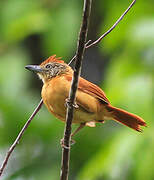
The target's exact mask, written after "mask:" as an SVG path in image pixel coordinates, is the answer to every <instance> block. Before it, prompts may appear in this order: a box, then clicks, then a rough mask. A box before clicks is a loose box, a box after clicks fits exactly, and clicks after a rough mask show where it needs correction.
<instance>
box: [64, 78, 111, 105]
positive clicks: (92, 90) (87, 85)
mask: <svg viewBox="0 0 154 180" xmlns="http://www.w3.org/2000/svg"><path fill="white" fill-rule="evenodd" d="M66 79H67V80H68V81H71V80H72V76H71V75H67V76H66ZM78 90H80V91H82V92H85V93H87V94H89V95H92V96H93V97H95V98H97V99H99V100H100V102H101V103H103V104H110V102H109V100H108V99H107V97H106V95H105V93H104V92H103V90H102V89H101V88H99V87H98V86H96V85H95V84H93V83H91V82H89V81H87V80H85V79H83V78H81V77H80V79H79V85H78Z"/></svg>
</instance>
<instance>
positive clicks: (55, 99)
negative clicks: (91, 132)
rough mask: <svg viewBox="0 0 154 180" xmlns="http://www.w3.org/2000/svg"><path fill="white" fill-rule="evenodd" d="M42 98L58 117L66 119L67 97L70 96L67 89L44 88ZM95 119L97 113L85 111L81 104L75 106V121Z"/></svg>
mask: <svg viewBox="0 0 154 180" xmlns="http://www.w3.org/2000/svg"><path fill="white" fill-rule="evenodd" d="M42 98H43V102H44V104H45V105H46V107H47V108H48V110H49V111H50V112H51V113H52V114H53V115H54V116H56V117H57V118H58V119H60V120H62V121H65V119H66V109H67V107H66V99H67V98H68V92H67V91H65V89H63V91H62V92H58V91H57V90H56V89H51V88H43V89H42ZM95 119H96V113H92V112H88V111H85V110H84V109H83V108H82V107H80V106H79V107H78V108H74V117H73V123H82V122H88V121H94V120H95Z"/></svg>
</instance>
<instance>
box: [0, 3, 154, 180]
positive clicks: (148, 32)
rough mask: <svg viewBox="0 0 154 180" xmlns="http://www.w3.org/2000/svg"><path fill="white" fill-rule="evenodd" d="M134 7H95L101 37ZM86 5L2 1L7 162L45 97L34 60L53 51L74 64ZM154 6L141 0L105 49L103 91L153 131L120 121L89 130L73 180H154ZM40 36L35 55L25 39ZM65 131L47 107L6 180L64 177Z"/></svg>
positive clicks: (1, 127)
mask: <svg viewBox="0 0 154 180" xmlns="http://www.w3.org/2000/svg"><path fill="white" fill-rule="evenodd" d="M129 3H130V1H126V0H125V1H123V0H119V1H118V0H108V1H101V0H97V1H94V2H93V10H92V13H93V15H92V16H93V17H95V19H97V16H98V23H99V26H98V27H99V28H97V31H96V32H95V33H96V34H97V37H98V36H99V35H101V34H102V33H103V32H105V31H106V30H107V29H108V28H109V27H110V26H111V25H112V24H113V23H114V22H115V20H116V19H117V18H118V17H119V16H120V15H121V14H122V12H123V11H124V9H126V8H127V6H128V4H129ZM82 5H83V1H81V0H79V1H71V0H68V1H64V0H57V1H54V0H44V1H43V0H31V1H27V0H21V1H18V0H5V1H0V163H2V160H3V159H4V156H5V153H6V151H7V149H8V148H9V146H10V144H11V143H12V142H13V141H14V139H15V138H16V136H17V134H18V133H19V131H20V129H21V128H22V126H23V125H24V123H25V122H26V120H27V119H28V117H29V116H30V114H31V113H32V111H33V110H34V108H35V107H36V105H37V104H38V102H39V99H40V91H41V82H39V80H37V78H36V77H33V76H34V75H33V74H31V73H29V72H27V71H26V70H24V66H25V65H27V64H32V63H34V60H33V59H35V63H36V62H37V59H36V58H35V57H37V54H40V49H41V53H42V54H43V57H44V58H43V59H42V60H41V61H43V60H45V58H46V57H48V56H50V55H52V54H57V56H62V57H63V59H65V60H66V61H67V62H68V61H69V60H70V59H71V57H72V55H73V53H74V52H75V48H76V41H77V35H78V31H79V27H80V20H81V12H82ZM153 6H154V1H153V0H147V1H145V0H140V1H137V3H136V5H135V6H134V7H133V9H132V10H131V11H130V12H129V14H128V15H127V16H126V17H125V18H124V20H123V21H122V22H121V23H120V25H119V26H118V27H117V28H116V29H115V30H114V31H113V32H112V33H111V34H110V35H109V36H107V37H106V38H105V39H104V40H103V41H102V42H101V43H100V44H99V45H97V49H98V52H99V53H100V54H101V55H103V56H105V57H106V58H105V59H104V61H108V65H107V66H106V67H105V69H104V72H105V73H104V78H103V79H104V80H103V81H102V82H101V83H100V86H101V87H102V89H103V90H104V91H105V92H106V94H107V97H108V98H109V100H110V101H111V102H112V104H113V105H115V106H117V107H121V108H124V109H126V110H128V111H130V112H133V113H136V114H138V115H140V116H141V117H142V118H143V119H145V120H146V122H147V124H148V128H144V133H138V132H135V131H133V130H131V129H129V128H127V127H124V126H122V125H119V124H117V123H114V122H106V123H105V124H104V125H98V126H97V127H96V128H88V127H86V128H84V130H82V131H81V132H80V133H79V134H78V135H76V137H75V140H76V144H75V145H73V146H72V150H71V164H70V179H71V180H102V179H103V180H130V179H131V180H145V179H146V180H153V179H154V171H153V167H154V122H153V121H152V120H153V111H154V101H153V100H154V99H153V94H154V87H153V82H154V13H153ZM100 15H101V16H100ZM91 21H92V20H91ZM92 24H93V22H91V26H90V27H91V28H92V29H93V30H94V31H95V27H94V26H92ZM91 34H92V33H91ZM34 35H36V36H37V37H39V41H40V49H38V50H37V49H36V50H35V56H34V58H32V56H31V55H30V51H29V50H30V49H31V47H30V48H29V46H27V45H26V43H25V40H26V39H28V38H29V37H31V36H34ZM92 37H94V34H93V36H92ZM94 38H96V37H94ZM89 39H91V37H90V36H89ZM87 51H91V50H90V49H89V50H87ZM93 56H94V57H95V54H94V55H93ZM94 60H95V58H94ZM99 61H103V59H99ZM38 63H40V60H39V61H38ZM38 63H37V64H38ZM102 68H103V67H102ZM83 71H84V69H83ZM90 73H91V72H89V74H90ZM93 76H95V73H94V74H93ZM33 78H35V79H33ZM35 82H37V83H38V82H39V83H40V84H39V85H37V84H36V85H35ZM32 84H33V85H32ZM34 86H36V87H37V88H35V87H34ZM73 127H74V126H73ZM63 129H64V124H63V123H62V122H60V121H59V120H56V119H55V118H54V117H53V116H51V115H50V114H49V113H48V111H47V110H46V108H45V107H43V108H42V109H41V110H40V112H39V113H38V114H37V116H36V117H35V119H34V120H33V121H32V123H31V125H30V127H29V128H28V129H27V131H26V132H25V134H24V137H23V138H22V141H21V142H20V144H19V145H18V147H17V148H16V150H15V152H14V153H13V155H12V157H11V159H10V161H9V163H8V166H7V169H6V170H5V173H4V175H3V178H2V179H7V180H35V179H37V180H42V179H43V180H49V179H50V180H51V179H53V180H57V179H59V174H60V161H61V147H60V143H59V142H60V139H61V138H62V136H63Z"/></svg>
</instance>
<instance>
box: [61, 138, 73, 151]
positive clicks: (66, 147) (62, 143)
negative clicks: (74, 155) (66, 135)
mask: <svg viewBox="0 0 154 180" xmlns="http://www.w3.org/2000/svg"><path fill="white" fill-rule="evenodd" d="M60 144H61V147H62V148H65V149H70V146H66V145H65V144H64V139H61V140H60ZM73 144H75V141H74V140H73V139H71V141H70V145H73Z"/></svg>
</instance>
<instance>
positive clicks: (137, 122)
mask: <svg viewBox="0 0 154 180" xmlns="http://www.w3.org/2000/svg"><path fill="white" fill-rule="evenodd" d="M107 109H108V111H109V112H110V113H111V114H112V118H113V119H114V120H116V121H118V122H120V123H122V124H124V125H126V126H128V127H130V128H132V129H134V130H136V131H139V132H141V131H142V130H141V127H140V126H146V123H145V121H144V120H143V119H142V118H140V117H139V116H136V115H135V114H132V113H129V112H127V111H125V110H122V109H119V108H116V107H113V106H111V105H108V106H107Z"/></svg>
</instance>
